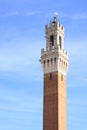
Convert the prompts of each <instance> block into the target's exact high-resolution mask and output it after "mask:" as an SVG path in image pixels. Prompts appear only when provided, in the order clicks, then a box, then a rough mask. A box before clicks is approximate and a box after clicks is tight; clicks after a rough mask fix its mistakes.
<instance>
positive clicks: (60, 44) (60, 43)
mask: <svg viewBox="0 0 87 130" xmlns="http://www.w3.org/2000/svg"><path fill="white" fill-rule="evenodd" d="M59 46H60V50H61V49H62V37H61V36H59Z"/></svg>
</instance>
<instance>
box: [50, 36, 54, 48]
mask: <svg viewBox="0 0 87 130" xmlns="http://www.w3.org/2000/svg"><path fill="white" fill-rule="evenodd" d="M50 42H51V45H52V46H54V36H53V35H51V36H50Z"/></svg>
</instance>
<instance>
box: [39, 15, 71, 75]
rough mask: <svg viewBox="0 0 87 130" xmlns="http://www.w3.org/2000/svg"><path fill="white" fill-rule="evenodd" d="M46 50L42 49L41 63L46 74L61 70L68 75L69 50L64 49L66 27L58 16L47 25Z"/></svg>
mask: <svg viewBox="0 0 87 130" xmlns="http://www.w3.org/2000/svg"><path fill="white" fill-rule="evenodd" d="M45 31H46V50H44V49H42V50H41V64H42V67H43V72H44V74H46V73H52V72H56V71H58V72H60V73H61V74H63V75H66V73H67V70H68V65H69V58H68V53H67V51H65V50H64V27H63V26H62V25H61V24H60V23H59V21H58V19H57V16H55V17H54V18H53V20H52V21H51V22H50V24H49V25H46V26H45Z"/></svg>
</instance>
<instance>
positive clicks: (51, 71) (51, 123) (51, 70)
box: [41, 16, 69, 130]
mask: <svg viewBox="0 0 87 130" xmlns="http://www.w3.org/2000/svg"><path fill="white" fill-rule="evenodd" d="M45 31H46V50H44V49H42V50H41V64H42V68H43V74H44V101H43V130H67V128H66V73H67V70H68V65H69V59H68V53H67V52H66V51H65V50H64V27H63V26H62V25H61V24H60V23H59V21H58V19H57V17H56V16H55V17H54V18H53V20H52V21H51V22H50V24H49V25H46V26H45Z"/></svg>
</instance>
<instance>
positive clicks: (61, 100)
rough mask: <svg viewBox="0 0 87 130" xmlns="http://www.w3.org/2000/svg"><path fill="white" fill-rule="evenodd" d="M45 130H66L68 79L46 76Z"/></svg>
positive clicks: (52, 74) (55, 73) (60, 75)
mask: <svg viewBox="0 0 87 130" xmlns="http://www.w3.org/2000/svg"><path fill="white" fill-rule="evenodd" d="M43 106H44V109H43V130H66V77H65V76H64V75H62V74H61V73H60V72H57V71H56V72H52V73H48V74H44V104H43Z"/></svg>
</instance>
